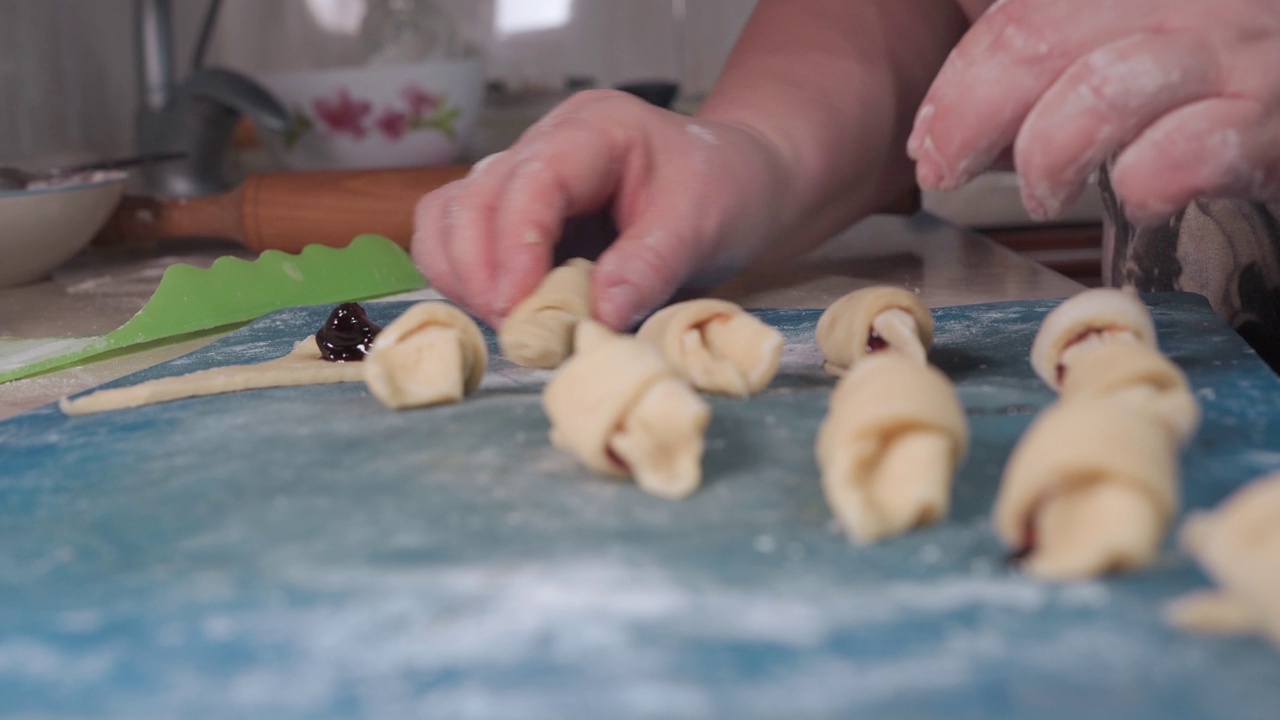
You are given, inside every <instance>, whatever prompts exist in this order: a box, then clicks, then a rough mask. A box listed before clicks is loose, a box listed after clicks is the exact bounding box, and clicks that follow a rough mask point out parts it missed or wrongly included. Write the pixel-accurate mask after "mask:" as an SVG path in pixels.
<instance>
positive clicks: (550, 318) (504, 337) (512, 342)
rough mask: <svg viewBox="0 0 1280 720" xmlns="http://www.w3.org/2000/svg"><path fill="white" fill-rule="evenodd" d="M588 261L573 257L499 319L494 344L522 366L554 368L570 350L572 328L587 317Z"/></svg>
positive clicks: (588, 307)
mask: <svg viewBox="0 0 1280 720" xmlns="http://www.w3.org/2000/svg"><path fill="white" fill-rule="evenodd" d="M593 267H594V265H593V264H592V262H591V261H590V260H583V259H582V258H574V259H572V260H570V261H568V262H567V263H565V264H564V265H561V266H560V267H558V268H555V269H554V270H552V271H551V272H549V273H547V276H546V277H545V278H543V280H542V283H541V284H540V285H538V287H537V289H535V290H534V291H533V293H532V294H530V295H529V297H527V298H525V299H524V300H522V301H521V302H520V303H519V304H517V305H516V306H515V307H514V308H512V310H511V313H510V314H508V315H507V317H506V319H505V320H503V321H502V329H501V330H500V331H499V332H498V347H499V348H500V349H501V350H502V354H503V355H505V356H507V357H508V358H510V360H511V362H513V363H515V364H517V365H520V366H522V367H533V368H547V369H550V368H556V367H559V366H560V363H562V362H564V360H565V358H567V357H569V355H570V354H572V352H573V330H574V328H575V327H576V326H577V324H578V321H579V320H583V319H586V318H590V317H591V270H592V268H593Z"/></svg>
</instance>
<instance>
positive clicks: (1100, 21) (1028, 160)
mask: <svg viewBox="0 0 1280 720" xmlns="http://www.w3.org/2000/svg"><path fill="white" fill-rule="evenodd" d="M973 4H974V3H973V2H970V3H969V5H973ZM1277 68H1280V3H1277V2H1275V1H1274V0H1126V1H1125V2H1114V1H1112V0H1071V1H1070V2H1064V1H1061V0H1001V1H1000V2H996V3H994V4H992V6H991V7H990V9H989V10H988V11H987V12H986V13H984V14H982V15H981V16H980V17H978V18H977V20H976V21H975V22H974V24H973V27H972V28H971V29H970V31H969V33H968V34H967V35H966V36H965V37H964V39H963V40H961V42H960V43H959V44H958V45H957V46H956V48H955V51H954V52H953V53H952V55H951V57H950V58H949V59H948V60H947V62H946V63H945V65H944V66H943V68H942V70H941V72H940V73H939V74H938V77H937V79H936V81H935V82H934V84H933V87H932V88H931V90H930V91H929V93H928V95H927V96H926V97H925V100H924V102H923V103H922V104H921V106H920V111H919V113H918V115H917V117H916V123H915V129H914V132H913V133H912V136H911V139H910V140H909V142H908V153H909V154H910V155H911V157H912V158H914V159H915V160H916V161H917V167H916V172H917V179H918V181H919V183H920V185H921V187H923V188H925V189H938V190H945V189H951V188H955V187H957V186H959V185H961V184H963V183H965V182H967V181H968V180H970V179H971V178H973V177H974V175H976V174H977V173H979V172H981V171H983V170H984V169H986V168H987V167H988V166H990V165H991V163H992V162H993V161H995V160H996V158H998V157H999V156H1000V155H1002V154H1003V153H1005V152H1006V151H1008V150H1009V149H1010V148H1012V150H1013V156H1014V163H1015V166H1016V168H1017V171H1018V174H1019V176H1020V179H1021V183H1022V197H1023V203H1024V204H1025V205H1026V207H1027V210H1028V212H1029V213H1030V214H1031V215H1032V216H1033V217H1035V218H1037V219H1048V218H1051V217H1054V216H1055V215H1057V214H1059V213H1060V212H1061V211H1062V210H1063V209H1065V208H1066V207H1068V206H1069V205H1070V204H1071V203H1073V202H1074V201H1075V200H1076V199H1077V198H1078V197H1079V195H1080V193H1081V192H1082V190H1083V188H1084V186H1085V183H1086V181H1087V179H1088V177H1089V175H1090V174H1091V173H1092V172H1093V171H1094V170H1096V169H1097V168H1098V167H1099V166H1100V165H1101V164H1102V163H1103V162H1104V161H1106V160H1107V158H1109V157H1111V156H1112V155H1113V154H1116V153H1118V156H1117V158H1116V161H1115V165H1114V168H1113V174H1112V184H1113V186H1114V187H1115V189H1116V192H1117V193H1118V194H1119V196H1120V199H1121V202H1122V204H1123V206H1124V207H1125V211H1126V213H1127V214H1128V216H1129V219H1130V220H1131V221H1133V222H1135V223H1139V224H1150V223H1155V222H1159V221H1161V220H1164V219H1166V218H1168V217H1170V216H1172V215H1173V214H1175V213H1176V212H1177V211H1178V210H1179V209H1181V208H1182V207H1185V206H1186V205H1187V204H1188V203H1189V202H1190V201H1192V200H1193V199H1195V198H1197V197H1235V198H1248V199H1254V200H1274V199H1280V74H1278V73H1277Z"/></svg>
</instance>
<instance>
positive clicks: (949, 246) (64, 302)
mask: <svg viewBox="0 0 1280 720" xmlns="http://www.w3.org/2000/svg"><path fill="white" fill-rule="evenodd" d="M227 254H234V255H239V256H247V251H246V250H245V249H244V248H242V247H239V246H237V245H233V244H229V243H226V242H222V241H216V240H203V241H183V242H173V243H165V244H164V245H162V246H160V247H158V248H155V249H153V250H148V251H141V250H128V251H123V250H106V249H98V250H90V251H89V252H87V253H85V254H84V255H82V256H80V257H78V258H76V259H75V260H73V261H72V262H71V263H69V264H68V265H67V266H65V267H64V268H62V269H61V270H59V271H58V272H56V273H54V276H53V278H52V279H50V280H48V281H45V282H42V283H37V284H32V285H26V286H22V287H18V288H9V289H4V290H0V339H8V338H49V337H66V336H82V335H96V334H102V333H106V332H110V331H111V330H114V329H115V328H117V327H119V326H120V325H121V324H123V323H124V322H125V321H126V320H128V319H129V318H130V317H132V316H133V314H134V313H136V312H137V311H138V310H139V309H141V307H142V306H143V305H144V304H145V303H146V301H147V299H148V298H149V297H150V296H151V293H152V292H153V291H154V289H155V287H156V285H157V284H158V283H159V281H160V277H161V275H162V274H163V272H164V269H165V268H166V267H168V266H169V265H171V264H173V263H175V262H186V263H190V264H193V265H197V266H201V267H205V266H208V265H209V264H211V263H212V262H213V261H214V260H215V259H216V258H218V257H220V256H222V255H227ZM880 283H891V284H896V285H902V286H905V287H908V288H910V289H912V290H914V291H916V292H918V293H919V294H920V295H921V297H922V298H923V299H924V301H925V303H926V304H928V305H929V306H930V307H945V306H952V305H967V304H973V303H983V302H995V301H1000V300H1022V299H1037V298H1053V297H1064V296H1067V295H1070V294H1072V293H1074V292H1077V291H1079V290H1080V289H1082V287H1083V286H1082V285H1080V284H1079V283H1077V282H1075V281H1073V280H1070V279H1068V278H1067V277H1065V276H1063V275H1060V274H1058V273H1056V272H1054V271H1052V270H1049V269H1048V268H1045V267H1044V266H1042V265H1039V264H1036V263H1034V262H1031V261H1029V260H1027V259H1025V258H1023V257H1022V256H1020V255H1018V254H1016V253H1014V252H1013V251H1011V250H1009V249H1007V248H1005V247H1003V246H1001V245H999V244H997V243H995V242H993V241H992V240H990V239H988V238H986V237H983V236H981V235H978V234H976V233H973V232H969V231H966V230H963V229H961V228H958V227H956V226H954V225H951V224H949V223H946V222H944V221H941V220H938V219H937V218H935V217H933V216H931V215H928V214H926V213H921V214H917V215H915V216H913V217H901V216H887V215H883V216H874V217H871V218H868V219H867V220H864V221H863V222H861V223H859V224H857V225H855V226H853V227H851V228H850V229H849V230H847V231H845V232H843V233H841V234H840V235H838V236H836V237H835V238H833V239H832V240H831V241H830V242H828V243H827V244H826V245H824V246H822V247H821V248H819V249H817V250H815V251H813V252H812V253H809V254H808V255H805V256H802V257H800V258H798V259H796V260H795V261H792V262H790V263H785V264H783V265H781V266H779V267H777V268H774V269H771V270H770V271H769V272H767V273H763V272H754V273H752V272H749V273H745V274H743V275H742V276H739V277H738V278H736V279H734V280H732V281H730V282H729V283H727V284H725V285H723V286H721V287H719V288H717V289H716V290H715V291H713V293H712V294H713V295H715V296H718V297H723V298H727V299H730V300H733V301H735V302H738V303H740V304H742V305H744V306H747V307H778V308H806V307H807V308H813V307H825V306H826V305H828V304H830V303H831V302H832V301H833V300H835V299H836V298H838V297H840V296H841V295H844V294H845V293H847V292H850V291H852V290H855V289H857V288H860V287H866V286H868V285H874V284H880ZM430 295H431V293H430V291H426V293H418V294H416V295H414V296H410V297H427V296H430ZM388 299H407V298H406V296H404V295H400V296H396V297H394V298H388ZM221 336H222V334H221V333H218V334H211V335H208V336H205V337H202V338H199V339H196V340H189V341H185V342H179V343H175V344H168V345H162V346H160V347H155V348H149V349H145V350H141V351H138V352H133V353H128V354H124V355H121V356H118V357H114V358H112V359H109V360H104V361H101V362H96V363H89V364H87V365H83V366H81V367H76V368H72V369H69V370H63V371H59V372H54V373H49V374H46V375H42V376H38V377H35V378H29V379H25V380H19V381H16V382H13V383H9V384H7V385H4V386H3V388H0V418H6V417H11V416H13V415H16V414H18V413H21V412H24V411H26V410H30V409H32V408H36V407H39V406H41V405H44V404H46V403H50V402H54V401H56V400H57V399H58V398H59V397H61V396H63V395H67V394H71V393H76V392H80V391H82V390H85V389H88V388H90V387H93V386H96V385H99V384H101V383H104V382H108V381H110V380H114V379H116V378H119V377H122V376H124V375H127V374H129V373H132V372H135V371H137V370H141V369H143V368H146V367H150V366H153V365H156V364H158V363H161V362H164V361H166V360H169V359H172V358H175V357H178V356H181V355H185V354H187V353H189V352H191V351H193V350H196V349H197V348H200V347H203V346H204V345H207V344H208V343H210V342H212V341H213V340H215V339H217V338H219V337H221Z"/></svg>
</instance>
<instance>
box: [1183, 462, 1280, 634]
mask: <svg viewBox="0 0 1280 720" xmlns="http://www.w3.org/2000/svg"><path fill="white" fill-rule="evenodd" d="M1180 539H1181V542H1182V546H1183V547H1184V548H1186V550H1187V551H1188V552H1189V553H1191V554H1192V555H1193V556H1195V558H1196V560H1197V561H1199V563H1200V565H1201V567H1203V568H1204V569H1205V571H1206V572H1207V573H1208V574H1209V575H1210V576H1211V577H1212V578H1213V579H1214V580H1215V581H1216V582H1217V583H1218V585H1219V586H1220V587H1221V589H1220V590H1218V591H1216V592H1215V591H1206V592H1198V593H1193V594H1191V595H1187V596H1184V597H1182V598H1179V599H1178V600H1176V601H1174V602H1173V603H1172V604H1170V606H1169V607H1168V609H1167V613H1166V616H1167V618H1168V619H1169V621H1170V622H1172V623H1173V624H1174V625H1177V626H1178V627H1181V628H1183V629H1186V630H1192V631H1196V632H1228V633H1255V632H1256V633H1261V634H1264V635H1266V636H1267V637H1268V638H1270V640H1271V642H1273V643H1275V644H1276V646H1277V647H1280V473H1275V474H1272V475H1268V476H1266V477H1263V478H1260V479H1257V480H1254V481H1253V482H1251V483H1249V484H1248V485H1245V486H1244V487H1242V488H1241V489H1239V490H1237V491H1236V492H1235V493H1233V494H1232V495H1231V497H1229V498H1227V499H1226V500H1225V501H1224V502H1223V503H1222V504H1221V505H1220V506H1218V508H1217V509H1215V510H1212V511H1209V512H1199V513H1195V514H1193V515H1192V516H1191V517H1190V518H1188V519H1187V521H1186V522H1185V523H1184V524H1183V526H1182V533H1181V538H1180Z"/></svg>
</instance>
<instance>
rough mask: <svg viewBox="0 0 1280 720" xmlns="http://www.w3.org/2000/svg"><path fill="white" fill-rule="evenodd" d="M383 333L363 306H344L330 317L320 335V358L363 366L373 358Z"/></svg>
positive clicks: (336, 309) (317, 336)
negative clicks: (372, 351)
mask: <svg viewBox="0 0 1280 720" xmlns="http://www.w3.org/2000/svg"><path fill="white" fill-rule="evenodd" d="M381 331H382V328H380V327H378V326H377V325H374V324H373V322H372V321H371V320H369V316H368V315H366V314H365V311H364V308H362V307H360V305H359V304H357V303H343V304H341V305H339V306H338V307H336V308H334V309H333V312H331V313H329V318H328V319H327V320H325V321H324V325H322V326H321V327H320V331H319V332H317V333H316V345H318V346H319V347H320V356H321V357H323V358H324V359H325V360H328V361H329V362H359V361H361V360H364V356H365V355H368V354H369V348H370V347H372V345H373V339H374V338H375V337H377V335H378V333H379V332H381Z"/></svg>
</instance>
